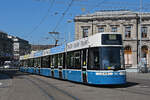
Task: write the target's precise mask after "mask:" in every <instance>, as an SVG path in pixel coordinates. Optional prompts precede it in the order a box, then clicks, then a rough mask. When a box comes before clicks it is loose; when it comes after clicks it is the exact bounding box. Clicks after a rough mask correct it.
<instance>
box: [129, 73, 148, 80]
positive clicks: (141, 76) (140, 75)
mask: <svg viewBox="0 0 150 100" xmlns="http://www.w3.org/2000/svg"><path fill="white" fill-rule="evenodd" d="M127 78H136V79H145V80H150V73H138V72H127Z"/></svg>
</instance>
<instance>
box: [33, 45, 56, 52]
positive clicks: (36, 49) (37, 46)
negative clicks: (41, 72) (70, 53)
mask: <svg viewBox="0 0 150 100" xmlns="http://www.w3.org/2000/svg"><path fill="white" fill-rule="evenodd" d="M53 47H55V45H31V50H32V51H38V50H45V49H49V48H53Z"/></svg>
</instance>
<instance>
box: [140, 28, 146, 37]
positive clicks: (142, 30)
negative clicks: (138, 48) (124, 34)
mask: <svg viewBox="0 0 150 100" xmlns="http://www.w3.org/2000/svg"><path fill="white" fill-rule="evenodd" d="M141 34H142V38H146V37H147V27H142V28H141Z"/></svg>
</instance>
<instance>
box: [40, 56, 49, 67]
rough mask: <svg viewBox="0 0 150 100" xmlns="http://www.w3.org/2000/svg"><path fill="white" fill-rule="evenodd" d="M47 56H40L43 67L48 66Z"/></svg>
mask: <svg viewBox="0 0 150 100" xmlns="http://www.w3.org/2000/svg"><path fill="white" fill-rule="evenodd" d="M49 64H50V62H49V56H45V57H42V66H41V67H43V68H48V67H49Z"/></svg>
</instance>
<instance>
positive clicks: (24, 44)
mask: <svg viewBox="0 0 150 100" xmlns="http://www.w3.org/2000/svg"><path fill="white" fill-rule="evenodd" d="M12 40H13V54H14V60H19V57H20V56H22V55H26V54H29V53H30V52H31V44H29V42H28V41H27V40H24V39H21V38H19V37H12Z"/></svg>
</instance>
